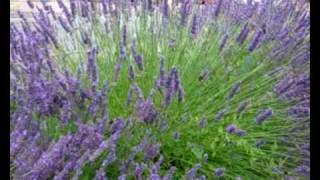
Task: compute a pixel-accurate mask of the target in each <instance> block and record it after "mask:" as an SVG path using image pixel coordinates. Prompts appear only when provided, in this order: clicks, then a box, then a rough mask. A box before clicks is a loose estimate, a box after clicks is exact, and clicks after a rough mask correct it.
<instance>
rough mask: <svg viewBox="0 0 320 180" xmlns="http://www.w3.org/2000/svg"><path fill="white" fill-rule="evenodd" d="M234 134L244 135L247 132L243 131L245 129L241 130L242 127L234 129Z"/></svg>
mask: <svg viewBox="0 0 320 180" xmlns="http://www.w3.org/2000/svg"><path fill="white" fill-rule="evenodd" d="M234 134H235V135H237V136H244V135H246V134H247V132H246V131H245V130H242V129H239V128H238V129H236V130H235V131H234Z"/></svg>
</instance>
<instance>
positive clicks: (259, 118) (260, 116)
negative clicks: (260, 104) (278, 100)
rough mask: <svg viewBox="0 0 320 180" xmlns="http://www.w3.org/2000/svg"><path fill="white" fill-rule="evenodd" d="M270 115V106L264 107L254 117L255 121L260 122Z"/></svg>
mask: <svg viewBox="0 0 320 180" xmlns="http://www.w3.org/2000/svg"><path fill="white" fill-rule="evenodd" d="M272 115H273V111H272V109H271V108H268V109H265V110H263V111H262V112H261V113H259V114H258V116H257V117H256V123H257V124H262V123H263V122H264V121H265V120H266V119H268V118H270V117H271V116H272Z"/></svg>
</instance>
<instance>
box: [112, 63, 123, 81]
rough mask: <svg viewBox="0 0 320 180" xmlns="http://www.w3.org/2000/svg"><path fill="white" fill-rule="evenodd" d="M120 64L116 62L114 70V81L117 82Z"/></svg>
mask: <svg viewBox="0 0 320 180" xmlns="http://www.w3.org/2000/svg"><path fill="white" fill-rule="evenodd" d="M121 66H122V64H121V63H120V62H118V63H117V64H116V65H115V68H114V81H118V79H119V75H120V70H121Z"/></svg>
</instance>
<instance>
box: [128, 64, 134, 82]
mask: <svg viewBox="0 0 320 180" xmlns="http://www.w3.org/2000/svg"><path fill="white" fill-rule="evenodd" d="M129 79H130V80H131V81H133V80H134V69H133V65H132V64H130V67H129Z"/></svg>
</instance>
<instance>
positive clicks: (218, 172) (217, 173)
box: [214, 168, 225, 177]
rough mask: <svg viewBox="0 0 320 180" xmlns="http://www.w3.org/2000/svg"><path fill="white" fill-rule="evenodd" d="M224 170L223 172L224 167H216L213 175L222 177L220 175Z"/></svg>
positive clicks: (222, 174)
mask: <svg viewBox="0 0 320 180" xmlns="http://www.w3.org/2000/svg"><path fill="white" fill-rule="evenodd" d="M224 172H225V169H224V168H217V169H215V171H214V175H215V176H216V177H222V176H224Z"/></svg>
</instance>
